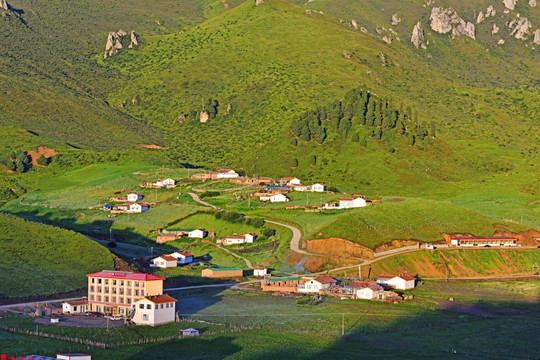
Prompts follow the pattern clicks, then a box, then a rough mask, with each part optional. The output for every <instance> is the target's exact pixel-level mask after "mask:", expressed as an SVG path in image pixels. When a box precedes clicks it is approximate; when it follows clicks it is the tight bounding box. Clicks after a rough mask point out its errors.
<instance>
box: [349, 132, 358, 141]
mask: <svg viewBox="0 0 540 360" xmlns="http://www.w3.org/2000/svg"><path fill="white" fill-rule="evenodd" d="M359 140H360V137H359V136H358V133H354V134H352V136H351V141H352V142H358V141H359Z"/></svg>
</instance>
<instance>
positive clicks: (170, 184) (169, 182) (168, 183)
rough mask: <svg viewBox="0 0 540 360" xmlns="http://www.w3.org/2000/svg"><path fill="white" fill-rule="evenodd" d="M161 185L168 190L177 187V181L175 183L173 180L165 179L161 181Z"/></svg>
mask: <svg viewBox="0 0 540 360" xmlns="http://www.w3.org/2000/svg"><path fill="white" fill-rule="evenodd" d="M161 183H162V184H163V187H165V188H168V189H169V188H173V187H175V186H176V181H174V180H173V179H171V178H166V179H163V180H161Z"/></svg>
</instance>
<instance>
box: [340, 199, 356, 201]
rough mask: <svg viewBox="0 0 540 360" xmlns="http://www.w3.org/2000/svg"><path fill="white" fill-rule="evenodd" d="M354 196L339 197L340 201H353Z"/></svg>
mask: <svg viewBox="0 0 540 360" xmlns="http://www.w3.org/2000/svg"><path fill="white" fill-rule="evenodd" d="M353 200H354V198H339V201H353Z"/></svg>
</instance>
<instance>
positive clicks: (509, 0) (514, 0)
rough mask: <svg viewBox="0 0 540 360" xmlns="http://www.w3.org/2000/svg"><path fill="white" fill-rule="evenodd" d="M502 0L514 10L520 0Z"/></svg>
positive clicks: (509, 8)
mask: <svg viewBox="0 0 540 360" xmlns="http://www.w3.org/2000/svg"><path fill="white" fill-rule="evenodd" d="M502 2H503V4H504V6H505V7H506V8H507V9H508V10H514V9H515V8H516V4H517V2H518V0H502Z"/></svg>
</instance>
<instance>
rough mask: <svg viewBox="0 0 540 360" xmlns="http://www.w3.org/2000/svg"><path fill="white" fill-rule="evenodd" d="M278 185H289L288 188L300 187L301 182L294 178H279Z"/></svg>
mask: <svg viewBox="0 0 540 360" xmlns="http://www.w3.org/2000/svg"><path fill="white" fill-rule="evenodd" d="M279 183H280V184H281V185H289V186H293V185H301V183H302V182H301V181H300V179H299V178H295V177H284V178H281V179H279Z"/></svg>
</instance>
